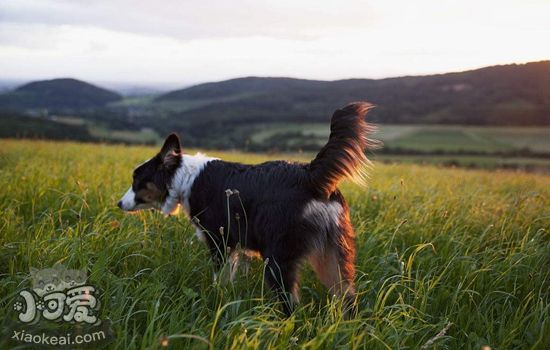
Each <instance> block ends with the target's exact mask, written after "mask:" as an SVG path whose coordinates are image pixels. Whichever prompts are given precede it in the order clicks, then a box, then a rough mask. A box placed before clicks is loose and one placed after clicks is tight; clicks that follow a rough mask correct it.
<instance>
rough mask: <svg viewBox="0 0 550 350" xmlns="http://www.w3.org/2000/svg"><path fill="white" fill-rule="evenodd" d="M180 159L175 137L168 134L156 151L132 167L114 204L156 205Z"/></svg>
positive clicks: (133, 207) (128, 207) (161, 200)
mask: <svg viewBox="0 0 550 350" xmlns="http://www.w3.org/2000/svg"><path fill="white" fill-rule="evenodd" d="M181 162H182V160H181V146H180V141H179V138H178V136H177V135H176V134H171V135H170V136H168V137H167V138H166V140H165V141H164V145H163V146H162V148H161V150H160V152H159V153H157V155H155V156H154V157H153V158H151V159H149V160H148V161H146V162H145V163H143V164H141V165H139V166H138V167H137V168H136V169H135V170H134V173H133V174H132V186H131V187H130V189H129V190H128V191H127V192H126V194H125V195H124V196H123V197H122V199H121V200H120V201H119V202H118V207H119V208H120V209H122V210H124V211H136V210H141V209H149V208H156V209H160V208H161V206H162V205H163V204H164V202H165V200H166V197H167V195H168V188H169V186H170V184H171V183H172V179H173V178H174V175H175V173H176V171H177V170H178V168H179V166H180V164H181Z"/></svg>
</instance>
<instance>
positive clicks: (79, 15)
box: [0, 0, 550, 85]
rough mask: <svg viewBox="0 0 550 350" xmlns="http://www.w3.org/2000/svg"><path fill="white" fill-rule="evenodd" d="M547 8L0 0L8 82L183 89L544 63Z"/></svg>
mask: <svg viewBox="0 0 550 350" xmlns="http://www.w3.org/2000/svg"><path fill="white" fill-rule="evenodd" d="M549 12H550V3H547V2H543V1H537V0H534V1H532V2H525V3H524V2H519V1H506V0H503V1H485V2H475V3H474V2H469V1H464V2H456V1H437V2H430V1H424V0H422V1H415V2H405V1H403V2H399V1H393V0H387V1H369V2H363V1H353V2H349V3H346V4H343V3H341V2H327V3H325V2H322V1H301V2H297V1H287V0H281V1H277V2H269V5H268V2H266V1H249V0H245V1H236V0H233V1H221V2H217V3H216V4H215V5H212V3H210V2H199V1H191V2H189V1H185V2H184V1H168V2H166V1H163V2H161V3H160V4H159V2H145V1H137V0H136V1H129V0H124V1H103V0H97V1H53V0H45V1H36V0H19V1H12V0H5V1H2V2H0V65H1V66H2V67H3V70H2V74H3V75H4V78H21V79H41V78H52V77H58V76H74V77H78V78H82V79H87V80H92V81H94V80H95V81H98V80H103V81H142V82H163V81H164V82H180V83H181V84H182V85H183V84H187V83H194V82H200V81H207V80H221V79H226V78H232V77H238V76H246V75H263V76H293V77H303V78H311V79H339V78H351V77H373V78H380V77H386V76H396V75H404V74H426V73H434V72H446V71H453V70H463V69H468V68H475V67H481V66H486V65H492V64H501V63H510V62H525V61H531V60H540V59H548V58H550V46H548V45H544V44H543V43H544V41H545V38H546V36H547V33H548V31H549V30H550V22H549V21H547V20H546V13H549Z"/></svg>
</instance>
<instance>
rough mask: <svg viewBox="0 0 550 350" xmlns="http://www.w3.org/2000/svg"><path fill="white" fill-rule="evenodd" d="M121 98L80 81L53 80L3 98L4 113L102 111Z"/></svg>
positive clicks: (67, 79) (30, 84)
mask: <svg viewBox="0 0 550 350" xmlns="http://www.w3.org/2000/svg"><path fill="white" fill-rule="evenodd" d="M121 98H122V96H121V95H119V94H117V93H115V92H112V91H109V90H106V89H103V88H100V87H97V86H95V85H92V84H89V83H86V82H84V81H80V80H76V79H69V78H63V79H53V80H43V81H36V82H32V83H28V84H25V85H23V86H21V87H19V88H17V89H15V90H14V91H11V92H8V93H5V94H2V95H0V109H2V110H28V109H51V110H67V109H70V110H76V111H78V110H82V109H91V108H101V107H104V106H105V105H107V104H108V103H111V102H115V101H118V100H120V99H121Z"/></svg>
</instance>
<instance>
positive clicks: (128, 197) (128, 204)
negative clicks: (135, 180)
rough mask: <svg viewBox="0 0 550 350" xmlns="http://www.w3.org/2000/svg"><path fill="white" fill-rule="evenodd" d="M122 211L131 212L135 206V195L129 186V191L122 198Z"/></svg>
mask: <svg viewBox="0 0 550 350" xmlns="http://www.w3.org/2000/svg"><path fill="white" fill-rule="evenodd" d="M120 201H121V202H122V208H121V209H122V210H133V209H134V207H135V206H136V194H135V193H134V190H133V189H132V187H131V186H130V189H129V190H128V191H127V192H126V193H125V194H124V196H122V199H121V200H120Z"/></svg>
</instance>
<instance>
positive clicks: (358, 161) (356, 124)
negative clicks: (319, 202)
mask: <svg viewBox="0 0 550 350" xmlns="http://www.w3.org/2000/svg"><path fill="white" fill-rule="evenodd" d="M372 107H373V106H372V105H371V104H369V103H366V102H355V103H351V104H349V105H347V106H346V107H344V108H342V109H338V110H336V111H335V112H334V114H333V115H332V120H331V122H330V137H329V140H328V142H327V144H326V145H325V146H324V147H323V148H322V149H321V151H320V152H319V154H317V157H315V159H314V160H313V161H312V162H311V164H310V183H311V185H312V187H313V188H314V189H315V190H316V191H317V192H319V194H321V195H323V196H324V197H327V198H328V197H329V196H330V194H331V193H332V192H334V190H336V187H337V186H338V184H339V183H340V181H342V180H343V179H345V178H350V179H352V180H353V181H354V182H356V183H358V184H360V185H366V180H367V173H366V170H367V168H368V166H369V165H370V164H371V163H370V161H369V160H368V159H367V157H366V156H365V150H366V149H367V148H373V147H375V146H377V142H376V141H374V140H370V139H368V138H367V135H368V134H370V133H371V132H374V131H375V129H376V128H375V127H374V126H373V125H371V124H368V123H367V122H366V121H365V115H366V114H367V112H368V111H369V109H371V108H372Z"/></svg>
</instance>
